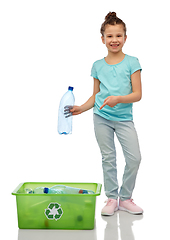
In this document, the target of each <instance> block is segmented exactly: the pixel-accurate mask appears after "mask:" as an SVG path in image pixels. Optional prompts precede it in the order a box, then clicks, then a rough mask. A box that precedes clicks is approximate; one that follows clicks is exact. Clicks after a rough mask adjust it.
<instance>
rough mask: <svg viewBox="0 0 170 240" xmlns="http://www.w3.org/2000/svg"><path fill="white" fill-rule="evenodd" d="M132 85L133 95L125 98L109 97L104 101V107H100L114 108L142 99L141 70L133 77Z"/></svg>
mask: <svg viewBox="0 0 170 240" xmlns="http://www.w3.org/2000/svg"><path fill="white" fill-rule="evenodd" d="M131 83H132V93H131V94H128V95H125V96H109V97H107V98H106V99H105V100H104V103H103V105H102V106H101V107H100V109H102V108H103V107H104V106H106V105H108V106H110V107H114V106H115V105H117V104H118V103H133V102H138V101H140V100H141V98H142V85H141V74H140V70H138V71H136V72H135V73H133V74H132V75H131Z"/></svg>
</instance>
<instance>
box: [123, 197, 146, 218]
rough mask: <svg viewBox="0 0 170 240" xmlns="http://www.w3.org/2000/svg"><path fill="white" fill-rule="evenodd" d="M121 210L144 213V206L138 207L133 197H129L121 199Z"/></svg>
mask: <svg viewBox="0 0 170 240" xmlns="http://www.w3.org/2000/svg"><path fill="white" fill-rule="evenodd" d="M119 210H122V211H126V212H129V213H132V214H142V213H143V210H142V208H140V207H138V206H137V205H136V204H135V203H134V202H133V199H128V200H125V201H121V200H119Z"/></svg>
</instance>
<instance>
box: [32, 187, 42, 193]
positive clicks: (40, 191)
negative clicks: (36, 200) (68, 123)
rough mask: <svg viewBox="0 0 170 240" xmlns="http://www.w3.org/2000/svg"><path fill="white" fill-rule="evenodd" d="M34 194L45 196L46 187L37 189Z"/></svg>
mask: <svg viewBox="0 0 170 240" xmlns="http://www.w3.org/2000/svg"><path fill="white" fill-rule="evenodd" d="M33 193H35V194H43V193H45V192H44V187H37V188H35V189H34V190H33Z"/></svg>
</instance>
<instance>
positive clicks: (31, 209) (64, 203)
mask: <svg viewBox="0 0 170 240" xmlns="http://www.w3.org/2000/svg"><path fill="white" fill-rule="evenodd" d="M57 184H59V185H66V186H69V187H76V188H80V189H86V190H92V191H93V192H94V193H95V194H27V193H24V189H25V188H31V189H33V190H34V189H35V188H37V187H48V188H50V187H52V186H54V185H57ZM101 187H102V185H101V184H100V183H61V182H60V183H59V182H58V183H56V182H55V183H47V182H26V183H21V184H19V186H18V187H17V188H16V189H15V190H14V191H13V192H12V195H16V202H17V214H18V227H19V228H20V229H81V230H82V229H93V228H94V222H95V205H96V196H99V195H100V193H101Z"/></svg>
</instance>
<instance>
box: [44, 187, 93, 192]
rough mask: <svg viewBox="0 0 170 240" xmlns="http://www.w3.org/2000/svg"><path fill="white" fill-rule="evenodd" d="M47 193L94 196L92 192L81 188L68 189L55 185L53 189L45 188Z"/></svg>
mask: <svg viewBox="0 0 170 240" xmlns="http://www.w3.org/2000/svg"><path fill="white" fill-rule="evenodd" d="M44 192H45V193H49V194H50V193H56V194H94V192H93V191H91V190H84V189H80V188H73V187H67V186H65V185H55V186H53V187H51V188H44Z"/></svg>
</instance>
